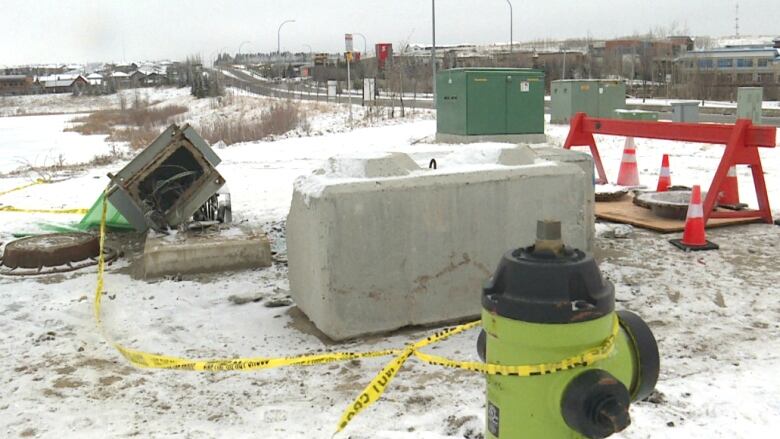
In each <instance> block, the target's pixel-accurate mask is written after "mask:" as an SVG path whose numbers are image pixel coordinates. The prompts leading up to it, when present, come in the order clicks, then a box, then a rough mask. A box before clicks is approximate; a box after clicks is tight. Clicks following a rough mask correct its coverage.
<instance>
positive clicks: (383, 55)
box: [376, 43, 393, 70]
mask: <svg viewBox="0 0 780 439" xmlns="http://www.w3.org/2000/svg"><path fill="white" fill-rule="evenodd" d="M392 56H393V45H392V44H391V43H379V44H377V45H376V61H377V67H378V68H379V70H382V69H384V68H385V63H386V62H387V60H388V59H389V58H391V57H392Z"/></svg>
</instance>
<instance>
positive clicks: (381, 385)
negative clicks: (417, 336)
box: [334, 320, 480, 434]
mask: <svg viewBox="0 0 780 439" xmlns="http://www.w3.org/2000/svg"><path fill="white" fill-rule="evenodd" d="M479 324H480V321H479V320H478V321H476V322H471V323H467V324H465V325H460V326H456V327H454V328H447V329H443V330H441V331H438V332H436V333H434V334H433V335H431V336H429V337H427V338H425V339H424V340H420V341H418V342H417V343H414V344H411V345H409V346H407V347H406V348H405V349H404V350H403V351H402V352H401V353H400V354H399V355H398V356H397V357H395V358H394V359H393V360H392V361H391V362H390V363H388V364H387V366H385V367H384V368H383V369H382V370H381V371H380V372H379V373H378V374H377V375H376V376H375V377H374V379H373V380H371V382H370V383H368V385H367V386H366V388H365V389H363V392H361V393H360V395H358V397H357V398H355V400H354V401H352V404H350V405H349V406H348V407H347V409H346V410H344V413H342V414H341V420H339V425H338V428H337V429H336V433H339V432H340V431H341V430H343V429H344V428H345V427H346V426H347V424H349V422H350V421H351V420H352V419H353V418H354V417H355V416H357V414H358V413H360V412H361V411H363V410H364V409H365V408H366V407H368V406H369V405H371V404H373V403H374V402H376V401H378V400H379V398H380V397H381V396H382V393H384V391H385V389H387V387H388V386H389V385H390V381H392V379H393V378H394V377H395V375H396V374H397V373H398V371H399V370H401V367H403V365H404V363H405V362H406V360H408V359H409V357H411V356H412V355H414V354H415V353H416V352H417V350H418V349H421V348H423V347H425V346H428V345H430V344H432V343H436V342H438V341H441V340H444V339H445V338H448V337H450V336H452V335H455V334H457V333H459V332H463V331H466V330H469V329H471V328H474V327H476V326H479ZM334 434H335V433H334Z"/></svg>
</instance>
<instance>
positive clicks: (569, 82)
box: [550, 79, 626, 123]
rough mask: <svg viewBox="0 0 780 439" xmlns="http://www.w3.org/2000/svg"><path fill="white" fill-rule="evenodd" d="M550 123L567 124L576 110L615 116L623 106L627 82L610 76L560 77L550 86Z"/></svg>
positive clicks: (601, 115) (591, 114)
mask: <svg viewBox="0 0 780 439" xmlns="http://www.w3.org/2000/svg"><path fill="white" fill-rule="evenodd" d="M550 99H551V101H552V102H551V113H552V114H551V118H550V121H551V122H552V123H569V121H571V117H572V116H574V115H575V114H577V113H586V114H587V115H588V116H591V117H604V118H614V117H615V110H618V109H622V108H626V84H624V83H623V82H622V81H615V80H610V79H562V80H558V81H553V82H552V85H551V86H550Z"/></svg>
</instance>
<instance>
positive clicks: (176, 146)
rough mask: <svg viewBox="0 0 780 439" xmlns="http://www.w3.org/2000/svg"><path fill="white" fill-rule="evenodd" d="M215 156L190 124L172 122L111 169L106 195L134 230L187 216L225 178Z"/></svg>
mask: <svg viewBox="0 0 780 439" xmlns="http://www.w3.org/2000/svg"><path fill="white" fill-rule="evenodd" d="M220 161H221V160H220V159H219V157H218V156H217V155H216V154H215V153H214V151H213V150H212V149H211V147H209V145H208V143H206V141H205V140H203V138H201V137H200V136H199V135H198V133H196V132H195V130H194V129H193V128H192V127H191V126H189V125H184V126H183V127H182V128H179V127H178V126H177V125H175V124H174V125H171V126H170V127H168V129H166V130H165V131H164V132H163V133H162V134H160V136H159V137H157V139H156V140H155V141H154V142H152V144H151V145H149V146H148V147H147V148H146V149H144V150H143V151H141V153H140V154H138V155H137V156H136V157H135V158H134V159H133V160H132V161H131V162H130V163H128V164H127V166H125V167H124V168H123V169H122V170H121V171H119V172H118V173H117V174H116V175H111V174H109V177H110V178H111V184H110V186H109V192H108V193H109V201H110V202H111V204H112V205H114V206H115V207H116V209H117V210H118V211H119V212H121V213H122V215H123V216H124V217H125V218H126V219H127V221H128V222H129V223H130V224H131V225H132V226H133V227H134V228H135V229H136V230H138V231H140V232H143V231H146V230H148V229H149V228H166V227H176V226H178V225H180V224H182V223H184V222H186V221H187V220H188V219H189V218H190V217H192V215H193V214H194V213H195V212H196V211H198V209H200V208H201V206H203V205H204V204H205V203H206V202H207V201H208V200H209V199H210V198H211V197H212V196H213V195H214V194H216V193H217V191H219V189H220V188H221V187H222V186H223V185H224V184H225V179H224V178H222V176H221V175H220V174H219V172H217V170H216V166H217V165H219V163H220Z"/></svg>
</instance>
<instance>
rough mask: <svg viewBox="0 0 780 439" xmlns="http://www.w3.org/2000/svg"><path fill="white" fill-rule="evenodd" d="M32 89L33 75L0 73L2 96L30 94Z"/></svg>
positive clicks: (0, 94) (0, 92)
mask: <svg viewBox="0 0 780 439" xmlns="http://www.w3.org/2000/svg"><path fill="white" fill-rule="evenodd" d="M32 91H33V78H32V76H27V75H0V96H9V95H22V94H29V93H32Z"/></svg>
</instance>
